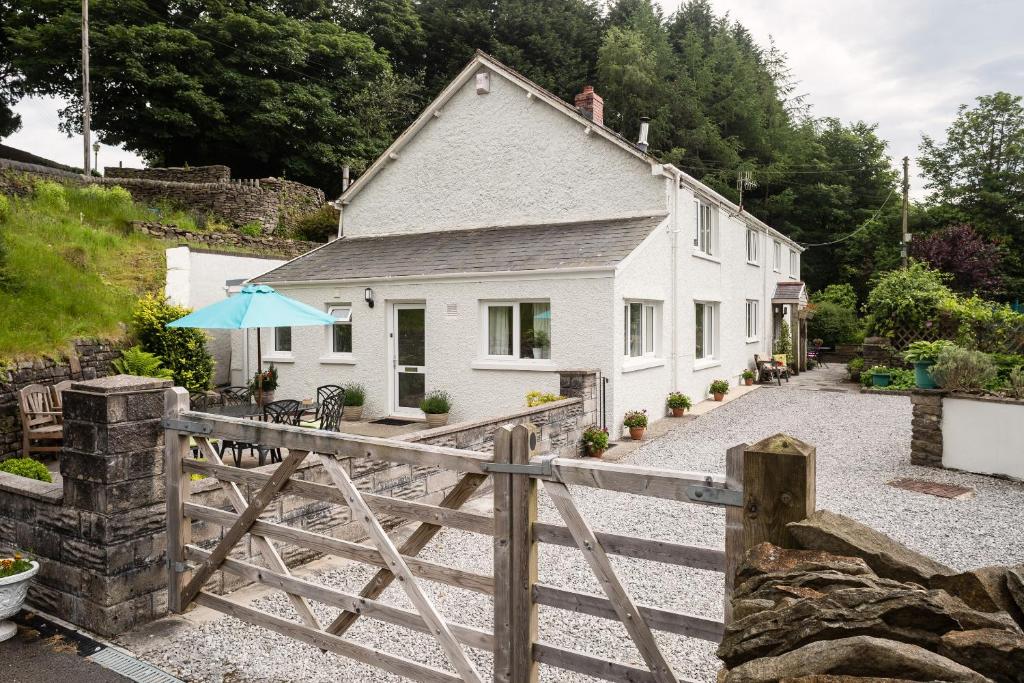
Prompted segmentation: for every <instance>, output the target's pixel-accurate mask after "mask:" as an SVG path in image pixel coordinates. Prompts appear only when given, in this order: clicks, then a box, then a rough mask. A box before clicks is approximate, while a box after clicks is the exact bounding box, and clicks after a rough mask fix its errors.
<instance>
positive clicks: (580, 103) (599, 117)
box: [576, 85, 604, 126]
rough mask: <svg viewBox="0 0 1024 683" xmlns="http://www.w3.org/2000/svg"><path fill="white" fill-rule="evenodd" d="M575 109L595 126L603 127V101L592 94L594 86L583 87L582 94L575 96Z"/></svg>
mask: <svg viewBox="0 0 1024 683" xmlns="http://www.w3.org/2000/svg"><path fill="white" fill-rule="evenodd" d="M576 108H577V109H579V111H580V113H581V114H583V115H584V116H586V117H587V118H588V119H590V120H591V121H593V122H594V123H596V124H597V125H599V126H603V125H604V100H603V99H602V98H601V96H600V95H598V94H597V93H596V92H594V86H592V85H585V86H583V92H581V93H580V94H579V95H577V96H576Z"/></svg>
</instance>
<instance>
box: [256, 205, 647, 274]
mask: <svg viewBox="0 0 1024 683" xmlns="http://www.w3.org/2000/svg"><path fill="white" fill-rule="evenodd" d="M664 220H665V215H664V214H657V215H651V216H645V217H642V218H623V219H608V220H594V221H584V222H576V223H552V224H545V225H522V226H512V227H509V226H502V227H494V228H477V229H474V230H451V231H439V232H424V233H414V234H408V235H381V236H367V237H342V238H340V239H337V240H334V241H333V242H330V243H328V244H326V245H325V246H323V247H320V248H318V249H315V250H313V251H311V252H309V253H308V254H305V255H303V256H300V257H298V258H297V259H294V260H292V261H289V262H288V263H285V264H284V265H282V266H280V267H278V268H276V269H274V270H272V271H270V272H269V273H265V274H263V275H261V276H259V277H256V278H253V282H261V283H268V284H273V283H275V282H296V281H301V282H305V281H316V280H323V281H330V280H352V279H361V278H379V277H415V276H424V275H443V274H454V273H489V272H505V271H531V270H551V269H560V268H583V267H590V268H600V267H614V266H615V265H617V264H618V263H619V262H620V261H621V260H622V259H624V258H625V257H626V256H627V255H628V254H629V253H630V252H631V251H633V250H634V249H635V248H636V247H637V246H638V245H639V244H640V243H641V242H642V241H643V240H644V238H645V237H647V236H648V235H649V234H651V232H652V231H653V230H654V229H655V228H656V227H658V225H659V224H660V223H661V222H662V221H664Z"/></svg>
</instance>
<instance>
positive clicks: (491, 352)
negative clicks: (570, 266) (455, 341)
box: [484, 301, 551, 360]
mask: <svg viewBox="0 0 1024 683" xmlns="http://www.w3.org/2000/svg"><path fill="white" fill-rule="evenodd" d="M484 311H485V318H486V325H487V330H486V339H485V342H484V343H485V348H486V355H487V356H489V357H491V358H502V359H530V360H547V359H550V358H551V303H550V302H548V301H518V302H500V303H488V304H485V305H484Z"/></svg>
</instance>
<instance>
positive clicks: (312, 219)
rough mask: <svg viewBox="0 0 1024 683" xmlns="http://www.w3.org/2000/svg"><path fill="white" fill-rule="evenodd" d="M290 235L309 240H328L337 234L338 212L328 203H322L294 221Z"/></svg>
mask: <svg viewBox="0 0 1024 683" xmlns="http://www.w3.org/2000/svg"><path fill="white" fill-rule="evenodd" d="M292 235H293V236H294V237H295V238H297V239H300V240H308V241H310V242H329V241H330V240H331V239H333V238H334V237H336V236H337V235H338V212H337V211H336V210H335V209H334V207H332V206H330V205H329V204H324V205H323V206H321V207H320V208H319V209H317V210H316V211H315V212H313V213H311V214H309V215H308V216H303V217H302V218H300V219H299V220H298V221H296V223H295V227H294V228H293V229H292Z"/></svg>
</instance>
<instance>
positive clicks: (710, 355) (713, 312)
mask: <svg viewBox="0 0 1024 683" xmlns="http://www.w3.org/2000/svg"><path fill="white" fill-rule="evenodd" d="M698 306H702V307H703V328H704V330H703V331H704V334H703V339H702V341H703V347H704V348H703V350H702V353H703V355H701V356H698V355H697V336H696V335H697V328H696V322H694V337H693V357H694V360H695V362H696V364H697V365H698V366H705V367H706V366H710V365H716V364H718V363H719V362H720V361H721V359H720V357H719V352H720V350H721V349H720V348H719V340H720V336H719V333H718V330H719V322H720V318H721V316H720V315H719V311H720V310H721V309H720V305H719V302H718V301H694V302H693V307H694V320H695V321H696V313H697V307H698ZM709 348H710V352H709V351H708V349H709Z"/></svg>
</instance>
